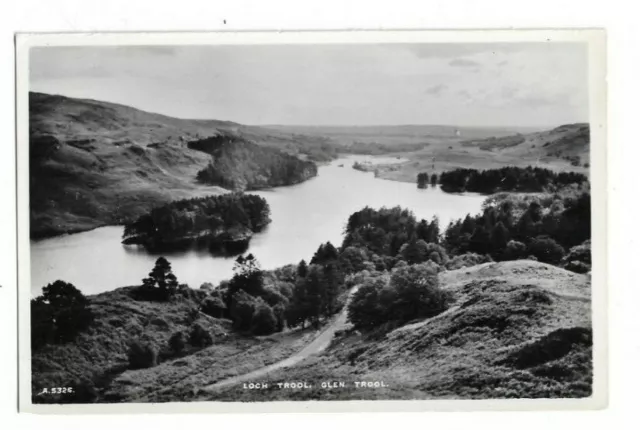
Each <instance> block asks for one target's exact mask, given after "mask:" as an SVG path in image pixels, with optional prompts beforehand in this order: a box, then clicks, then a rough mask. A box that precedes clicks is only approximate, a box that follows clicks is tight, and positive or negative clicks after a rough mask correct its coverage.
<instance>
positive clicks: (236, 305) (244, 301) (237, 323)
mask: <svg viewBox="0 0 640 430" xmlns="http://www.w3.org/2000/svg"><path fill="white" fill-rule="evenodd" d="M256 302H257V300H256V298H254V297H252V296H250V295H249V294H247V293H246V292H245V291H242V290H240V291H238V292H236V293H235V294H234V295H233V296H232V300H231V306H230V307H229V314H230V316H231V319H232V320H233V325H234V327H235V328H236V329H237V330H250V329H251V325H252V321H253V314H254V313H255V308H256V304H257V303H256Z"/></svg>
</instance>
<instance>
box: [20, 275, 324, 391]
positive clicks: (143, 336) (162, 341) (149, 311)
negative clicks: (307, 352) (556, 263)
mask: <svg viewBox="0 0 640 430" xmlns="http://www.w3.org/2000/svg"><path fill="white" fill-rule="evenodd" d="M134 288H135V287H124V288H119V289H116V290H114V291H109V292H106V293H102V294H98V295H95V296H88V297H87V298H88V299H89V307H90V309H91V311H92V312H93V314H94V315H95V321H94V323H92V324H91V326H90V327H89V328H88V329H87V330H86V331H84V332H81V333H80V334H79V335H78V336H77V337H76V338H75V339H74V340H73V341H71V342H68V343H64V344H47V345H45V346H44V347H42V348H41V349H36V350H34V351H33V355H32V393H33V399H34V402H36V403H60V402H73V403H83V402H87V401H88V399H93V400H94V401H106V402H119V401H148V400H150V399H151V400H162V399H163V400H165V401H167V400H178V399H180V398H182V397H184V396H193V388H195V387H197V386H198V385H197V384H201V383H202V384H204V383H212V382H215V381H218V380H220V379H223V378H225V377H228V376H231V375H234V374H237V373H238V372H240V373H243V372H249V371H251V370H254V369H257V368H260V367H262V366H265V365H268V364H270V363H272V362H275V361H278V360H281V359H284V358H286V357H288V356H289V355H291V354H293V353H294V352H295V351H297V350H299V349H301V348H302V347H303V346H304V345H305V344H306V343H308V342H309V341H310V340H311V339H312V338H313V337H314V336H315V330H313V329H311V328H308V329H304V330H293V331H289V332H286V333H277V334H274V335H271V336H267V337H262V338H258V337H253V336H249V335H242V334H238V333H237V332H236V331H234V330H233V329H232V327H231V325H232V323H231V321H230V320H227V319H217V318H212V317H210V316H209V315H206V314H204V313H201V312H198V308H199V307H200V305H201V302H202V299H203V298H204V297H205V295H206V294H207V293H206V292H205V291H203V290H188V289H187V290H182V291H181V293H179V294H178V296H177V297H176V298H174V300H172V301H169V302H151V301H138V300H135V299H134V298H133V297H132V295H133V289H134ZM196 324H197V325H200V326H202V327H203V328H204V329H205V330H207V331H208V332H209V333H210V334H211V335H212V337H213V345H212V346H209V347H205V348H196V347H192V346H189V345H187V347H186V349H185V350H184V351H183V352H182V353H180V354H176V353H174V352H172V351H171V349H170V347H169V338H170V337H171V335H172V334H174V333H176V332H183V333H185V334H186V335H187V336H188V334H189V332H190V330H191V329H192V328H193V327H194V325H196ZM133 342H142V343H144V344H148V345H151V347H152V348H153V349H154V350H155V351H157V353H158V362H159V364H158V365H157V366H155V367H152V368H149V369H138V370H134V369H131V366H130V365H129V361H128V351H129V348H130V345H131V344H132V343H133ZM51 387H73V388H74V390H75V391H76V393H78V396H79V397H75V396H69V395H51V394H41V395H38V394H39V393H41V392H42V390H43V388H51Z"/></svg>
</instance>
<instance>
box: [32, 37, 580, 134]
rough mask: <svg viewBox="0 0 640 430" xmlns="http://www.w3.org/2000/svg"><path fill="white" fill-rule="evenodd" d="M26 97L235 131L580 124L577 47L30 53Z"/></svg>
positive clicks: (309, 47) (52, 49)
mask: <svg viewBox="0 0 640 430" xmlns="http://www.w3.org/2000/svg"><path fill="white" fill-rule="evenodd" d="M30 73H31V76H30V86H31V91H39V92H45V93H51V94H62V95H67V96H71V97H83V98H92V99H97V100H105V101H111V102H116V103H122V104H125V105H129V106H133V107H137V108H140V109H144V110H148V111H152V112H158V113H163V114H166V115H171V116H175V117H180V118H207V119H220V120H230V121H236V122H240V123H243V124H296V125H323V124H324V125H356V124H358V125H374V124H449V125H461V126H462V125H472V126H534V127H535V126H555V125H559V124H565V123H572V122H587V121H588V94H587V52H586V45H584V44H578V43H574V44H572V43H512V44H416V45H409V44H402V45H280V46H173V47H169V46H167V47H164V46H163V47H48V48H32V50H31V57H30Z"/></svg>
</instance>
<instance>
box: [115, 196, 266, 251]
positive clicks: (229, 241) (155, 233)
mask: <svg viewBox="0 0 640 430" xmlns="http://www.w3.org/2000/svg"><path fill="white" fill-rule="evenodd" d="M269 215H270V209H269V204H268V203H267V201H266V200H265V199H264V198H262V197H260V196H256V195H252V194H243V193H231V194H222V195H217V196H210V197H202V198H194V199H185V200H177V201H174V202H172V203H169V204H167V205H164V206H161V207H158V208H155V209H153V210H151V212H149V213H148V214H145V215H142V216H141V217H139V218H138V219H137V220H135V221H134V222H132V223H129V224H127V225H125V228H124V234H123V241H122V243H124V244H139V245H144V246H145V247H147V248H148V249H149V250H157V251H159V250H170V249H178V248H183V247H188V246H192V245H194V244H195V245H200V246H208V247H209V248H210V249H211V251H213V252H228V253H234V252H237V251H240V252H241V251H242V250H243V249H244V248H246V245H247V244H248V242H249V240H250V239H251V236H252V234H253V233H255V232H258V231H260V230H262V229H263V228H264V227H265V226H266V225H267V224H268V223H269V222H270V221H271V219H270V218H269Z"/></svg>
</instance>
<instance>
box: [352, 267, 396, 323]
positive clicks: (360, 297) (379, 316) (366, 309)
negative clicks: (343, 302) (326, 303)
mask: <svg viewBox="0 0 640 430" xmlns="http://www.w3.org/2000/svg"><path fill="white" fill-rule="evenodd" d="M385 285H386V284H385V282H384V280H382V279H381V278H368V279H366V280H365V281H364V282H363V284H362V285H361V286H360V288H358V290H357V291H356V292H355V293H353V297H352V298H351V301H350V302H349V306H348V308H347V315H348V318H349V321H350V322H351V323H352V324H353V325H354V327H356V328H358V329H371V328H373V327H375V326H377V325H379V324H382V323H383V322H384V320H385V315H384V309H383V308H382V303H381V302H380V300H379V295H380V292H381V291H382V288H384V286H385Z"/></svg>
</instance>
